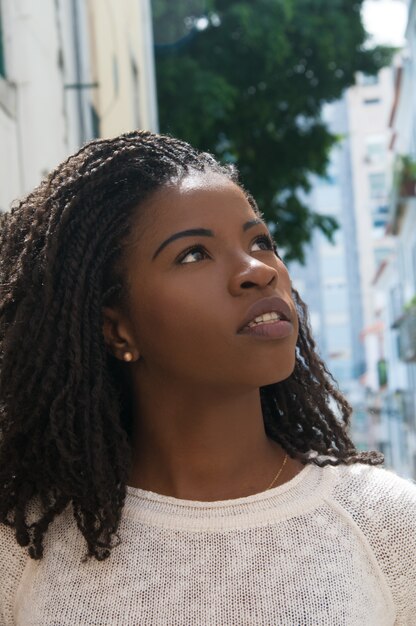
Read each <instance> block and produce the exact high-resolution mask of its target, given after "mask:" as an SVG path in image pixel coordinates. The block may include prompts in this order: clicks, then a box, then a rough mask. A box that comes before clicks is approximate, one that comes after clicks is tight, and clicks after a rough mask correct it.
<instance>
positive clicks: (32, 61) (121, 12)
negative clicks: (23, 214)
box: [0, 0, 157, 211]
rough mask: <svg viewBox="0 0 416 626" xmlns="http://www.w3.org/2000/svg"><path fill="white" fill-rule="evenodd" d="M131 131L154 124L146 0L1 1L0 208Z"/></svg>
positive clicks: (152, 126) (154, 95) (149, 20)
mask: <svg viewBox="0 0 416 626" xmlns="http://www.w3.org/2000/svg"><path fill="white" fill-rule="evenodd" d="M112 34H113V35H114V37H113V40H112ZM112 46H113V47H112ZM136 128H145V129H149V130H154V131H155V130H157V106H156V88H155V78H154V62H153V42H152V26H151V13H150V0H126V1H125V2H115V1H112V0H109V1H108V2H101V1H100V0H37V2H31V0H0V172H1V184H0V210H3V211H4V210H7V209H8V208H9V207H10V204H11V202H12V201H13V200H15V199H17V198H19V197H21V196H23V195H25V194H26V193H27V192H29V191H30V190H31V189H33V188H34V187H35V186H36V185H37V184H38V183H39V182H40V180H41V179H42V178H43V177H44V176H45V175H46V174H47V173H48V172H49V171H51V170H52V169H53V168H54V167H55V166H56V165H57V164H58V163H60V162H61V161H62V160H64V159H65V158H66V157H67V156H69V155H70V154H72V153H73V152H75V151H76V150H77V149H78V148H79V147H80V146H81V145H83V144H84V143H85V142H87V141H89V140H90V139H92V138H94V137H101V136H104V137H109V136H114V135H117V134H119V133H121V132H125V131H128V130H133V129H136Z"/></svg>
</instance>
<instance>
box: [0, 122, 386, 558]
mask: <svg viewBox="0 0 416 626" xmlns="http://www.w3.org/2000/svg"><path fill="white" fill-rule="evenodd" d="M190 168H192V169H196V170H200V171H202V170H207V169H208V170H214V171H215V172H218V173H220V174H222V175H224V176H227V177H228V178H229V179H231V180H233V181H234V182H236V183H238V175H237V171H236V169H235V168H234V167H230V166H225V165H221V164H219V163H218V162H217V161H216V160H215V159H214V158H213V157H212V156H211V155H209V154H207V153H201V152H198V151H197V150H195V149H193V148H192V147H191V146H190V145H188V144H187V143H185V142H182V141H179V140H177V139H174V138H171V137H168V136H162V135H154V134H152V133H149V132H139V131H137V132H136V131H135V132H131V133H127V134H124V135H121V136H119V137H116V138H115V139H102V140H96V141H92V142H90V143H88V144H87V145H85V146H84V147H83V148H81V149H80V150H79V151H78V152H77V153H76V154H75V155H73V156H71V157H69V158H68V159H67V160H66V161H65V162H63V163H62V164H61V165H59V166H58V167H57V168H56V169H55V170H54V171H53V172H52V173H51V174H50V175H49V176H48V177H47V178H46V179H45V180H44V181H43V182H42V183H41V184H40V185H39V186H38V187H37V188H36V189H35V190H34V191H33V192H32V193H30V194H29V195H28V196H27V197H26V198H24V199H23V200H21V201H20V202H18V203H17V204H16V205H15V206H14V207H12V209H11V211H10V212H9V213H6V214H5V215H4V216H2V218H1V222H0V226H1V232H0V249H1V255H0V295H1V300H0V490H1V493H0V522H2V523H4V524H7V525H9V526H12V527H13V528H14V529H15V532H16V539H17V542H18V543H19V544H20V545H21V546H28V552H29V555H30V556H31V557H32V558H34V559H40V558H41V557H42V554H43V538H44V535H45V533H46V531H47V529H48V526H49V524H50V523H51V522H52V521H53V520H54V518H55V517H56V516H57V515H58V514H59V513H61V512H62V511H63V510H64V509H65V508H66V507H67V506H68V505H69V504H72V506H73V511H74V516H75V519H76V522H77V525H78V528H79V530H80V531H81V532H82V534H83V536H84V537H85V540H86V542H87V548H88V551H87V555H86V556H87V557H88V556H94V557H96V558H97V559H98V560H102V559H105V558H106V557H108V555H109V554H110V551H111V548H112V547H113V546H114V545H115V544H116V542H117V540H119V537H118V535H117V529H118V526H119V522H120V516H121V511H122V507H123V504H124V500H125V494H126V482H127V480H128V471H129V466H130V443H129V425H130V404H129V390H128V389H127V387H126V386H125V385H126V383H125V381H124V379H123V375H122V371H121V370H120V367H122V366H120V362H119V361H117V359H115V358H114V357H113V356H111V355H110V354H109V352H108V350H107V349H106V346H105V343H104V337H103V332H102V307H103V305H104V304H110V303H114V302H117V299H119V298H121V297H122V295H123V290H124V288H125V286H123V276H122V273H120V271H119V269H118V268H119V264H118V262H119V261H120V259H121V252H122V241H123V238H124V237H125V236H126V235H127V234H128V232H129V228H130V224H131V222H132V219H133V217H134V215H135V213H136V214H137V206H138V205H139V204H140V203H141V202H142V201H143V200H144V198H146V197H147V196H148V195H149V194H151V193H152V192H154V191H155V190H157V189H158V188H160V187H161V186H163V185H164V184H166V183H168V182H169V181H171V180H172V179H175V178H177V177H178V176H179V177H180V176H182V175H184V174H186V172H187V171H188V170H189V169H190ZM247 197H248V198H249V200H250V202H251V204H252V206H253V208H254V209H255V210H256V212H257V213H258V214H260V212H259V210H258V209H257V207H256V205H255V203H254V200H253V199H252V198H251V196H250V195H249V194H247ZM293 299H294V301H295V304H296V306H297V311H298V316H299V337H298V341H297V347H296V365H295V368H294V371H293V373H292V374H291V376H290V377H289V378H288V379H287V380H284V381H282V382H279V383H276V384H273V385H268V386H266V387H262V388H261V389H260V394H261V402H262V409H263V415H264V421H265V428H266V432H267V433H268V435H269V436H270V437H271V438H273V439H274V440H275V441H277V442H278V443H279V444H280V445H281V446H282V447H283V448H284V449H285V450H286V451H287V452H288V453H289V455H290V456H291V457H293V458H297V459H300V460H301V461H302V462H303V463H304V464H306V463H311V462H314V463H316V464H317V465H319V466H324V465H326V464H328V463H331V464H333V465H338V464H340V463H344V464H351V463H355V462H360V463H367V464H369V465H377V464H380V463H383V462H384V457H383V455H382V454H381V453H378V452H375V451H373V452H357V450H356V448H355V446H354V445H353V443H352V441H351V439H350V438H349V436H348V427H349V417H350V414H351V407H350V406H349V404H348V403H347V401H346V400H345V398H344V397H343V396H342V394H341V393H340V392H339V391H338V390H337V388H336V384H335V381H334V379H333V378H332V376H331V375H330V373H329V372H328V370H327V369H326V367H325V365H324V363H323V362H322V360H321V359H320V358H319V356H318V354H317V352H316V350H315V348H316V346H315V342H314V340H313V338H312V336H311V332H310V329H309V321H308V311H307V307H306V305H305V304H304V303H303V301H302V299H301V298H300V296H299V294H298V293H297V291H296V290H295V289H293ZM337 413H338V415H337ZM311 453H312V454H311ZM33 503H36V507H35V508H33ZM33 510H36V511H37V514H36V515H35V519H34V520H33ZM29 513H30V515H29ZM29 517H30V519H29Z"/></svg>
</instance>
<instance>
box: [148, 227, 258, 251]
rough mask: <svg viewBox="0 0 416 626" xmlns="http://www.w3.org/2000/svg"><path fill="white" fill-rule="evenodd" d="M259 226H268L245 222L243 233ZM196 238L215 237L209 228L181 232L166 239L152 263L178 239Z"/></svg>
mask: <svg viewBox="0 0 416 626" xmlns="http://www.w3.org/2000/svg"><path fill="white" fill-rule="evenodd" d="M258 224H263V226H265V227H266V228H267V225H266V223H265V222H264V221H263V220H260V219H255V220H250V221H249V222H245V224H243V232H244V233H245V232H246V230H249V228H253V226H257V225H258ZM195 236H198V237H215V235H214V232H213V231H212V230H210V229H208V228H189V229H188V230H181V231H180V232H178V233H174V234H173V235H171V236H170V237H168V238H167V239H165V241H164V242H163V243H161V244H160V246H159V247H158V249H157V250H156V252H155V253H154V255H153V257H152V261H154V259H155V258H156V257H157V255H158V254H159V253H160V252H162V250H163V248H165V247H166V246H167V245H168V244H170V243H171V242H172V241H175V240H176V239H181V237H195Z"/></svg>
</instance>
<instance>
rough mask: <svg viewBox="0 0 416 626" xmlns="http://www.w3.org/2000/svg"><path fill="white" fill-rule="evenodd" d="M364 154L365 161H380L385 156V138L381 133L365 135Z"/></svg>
mask: <svg viewBox="0 0 416 626" xmlns="http://www.w3.org/2000/svg"><path fill="white" fill-rule="evenodd" d="M365 156H366V161H367V163H380V162H383V161H384V159H385V156H386V140H385V137H384V136H383V135H372V136H370V137H367V139H366V149H365Z"/></svg>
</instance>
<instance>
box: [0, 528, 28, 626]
mask: <svg viewBox="0 0 416 626" xmlns="http://www.w3.org/2000/svg"><path fill="white" fill-rule="evenodd" d="M28 559H29V556H28V554H27V551H26V550H25V549H24V548H22V547H21V546H19V545H18V543H17V541H16V538H15V535H14V530H13V529H11V528H9V527H8V526H5V525H4V524H0V624H1V625H2V626H13V625H14V618H13V613H14V599H15V596H16V591H17V588H18V586H19V583H20V580H21V577H22V574H23V570H24V568H25V565H26V563H27V560H28Z"/></svg>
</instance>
